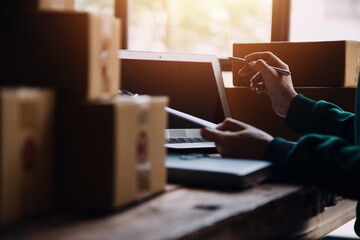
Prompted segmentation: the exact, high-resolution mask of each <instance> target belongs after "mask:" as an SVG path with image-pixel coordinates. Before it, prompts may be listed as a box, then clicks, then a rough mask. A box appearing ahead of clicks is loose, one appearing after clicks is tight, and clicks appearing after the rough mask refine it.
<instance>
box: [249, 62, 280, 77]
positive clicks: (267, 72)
mask: <svg viewBox="0 0 360 240" xmlns="http://www.w3.org/2000/svg"><path fill="white" fill-rule="evenodd" d="M249 66H250V67H251V68H252V69H254V70H256V71H259V72H260V73H261V75H262V76H263V78H274V77H276V76H277V73H276V71H275V70H274V69H273V68H272V67H270V66H269V65H268V64H267V63H266V62H265V61H264V60H262V59H259V60H257V61H252V62H250V63H249Z"/></svg>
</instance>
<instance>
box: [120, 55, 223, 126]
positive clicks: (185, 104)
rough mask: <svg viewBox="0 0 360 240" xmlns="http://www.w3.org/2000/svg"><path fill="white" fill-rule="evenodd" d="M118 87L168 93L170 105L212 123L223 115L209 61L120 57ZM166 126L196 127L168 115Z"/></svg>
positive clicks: (149, 93) (219, 119)
mask: <svg viewBox="0 0 360 240" xmlns="http://www.w3.org/2000/svg"><path fill="white" fill-rule="evenodd" d="M121 62H122V76H121V89H122V90H127V91H130V92H132V93H138V94H148V95H152V96H157V95H166V96H169V98H170V102H169V106H170V107H171V108H174V109H176V110H179V111H182V112H185V113H188V114H191V115H194V116H196V117H199V118H203V119H205V120H208V121H210V122H213V123H220V122H222V121H223V120H224V119H225V115H224V111H223V109H222V104H221V100H220V95H219V91H218V88H217V84H216V79H215V75H214V70H213V67H212V63H211V62H188V61H169V60H166V61H163V60H148V59H147V60H138V59H136V60H135V59H122V60H121ZM169 128H170V129H174V128H199V126H198V125H195V124H192V123H191V122H188V121H185V120H183V119H180V118H177V117H173V116H170V118H169Z"/></svg>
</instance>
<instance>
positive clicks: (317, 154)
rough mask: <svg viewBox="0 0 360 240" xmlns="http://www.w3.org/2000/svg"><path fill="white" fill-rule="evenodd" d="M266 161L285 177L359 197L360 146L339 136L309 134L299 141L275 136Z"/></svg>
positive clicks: (268, 149) (333, 191) (268, 148)
mask: <svg viewBox="0 0 360 240" xmlns="http://www.w3.org/2000/svg"><path fill="white" fill-rule="evenodd" d="M265 158H266V159H267V160H270V161H272V162H273V163H274V167H275V171H276V173H277V175H278V176H280V177H281V178H282V179H286V180H290V181H295V182H300V183H309V184H315V185H317V186H319V187H322V188H324V189H327V190H328V191H329V192H332V193H336V194H340V195H342V196H345V197H348V198H353V199H360V191H359V190H358V188H357V187H356V186H354V184H355V183H359V182H360V174H359V172H360V146H354V145H352V144H350V143H349V142H347V141H346V140H343V139H341V138H339V137H336V136H328V135H319V134H307V135H305V136H303V137H302V138H300V140H299V141H298V142H297V143H293V142H289V141H286V140H283V139H281V138H275V139H274V140H273V141H271V142H270V144H269V145H268V147H267V151H266V156H265Z"/></svg>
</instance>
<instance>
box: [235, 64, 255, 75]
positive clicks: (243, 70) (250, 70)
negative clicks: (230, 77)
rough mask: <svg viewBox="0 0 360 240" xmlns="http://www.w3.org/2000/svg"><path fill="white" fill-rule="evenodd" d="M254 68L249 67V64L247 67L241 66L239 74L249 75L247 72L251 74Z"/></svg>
mask: <svg viewBox="0 0 360 240" xmlns="http://www.w3.org/2000/svg"><path fill="white" fill-rule="evenodd" d="M253 71H254V70H253V69H252V68H251V67H249V65H246V66H245V67H243V68H241V69H240V70H239V71H238V74H239V75H240V76H244V75H247V74H249V73H251V72H253Z"/></svg>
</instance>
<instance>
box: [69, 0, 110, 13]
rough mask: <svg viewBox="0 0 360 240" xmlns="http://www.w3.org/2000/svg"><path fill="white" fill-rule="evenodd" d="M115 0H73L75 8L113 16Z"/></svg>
mask: <svg viewBox="0 0 360 240" xmlns="http://www.w3.org/2000/svg"><path fill="white" fill-rule="evenodd" d="M114 5H115V0H75V9H76V10H78V11H86V12H92V13H97V14H103V15H108V16H114Z"/></svg>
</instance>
